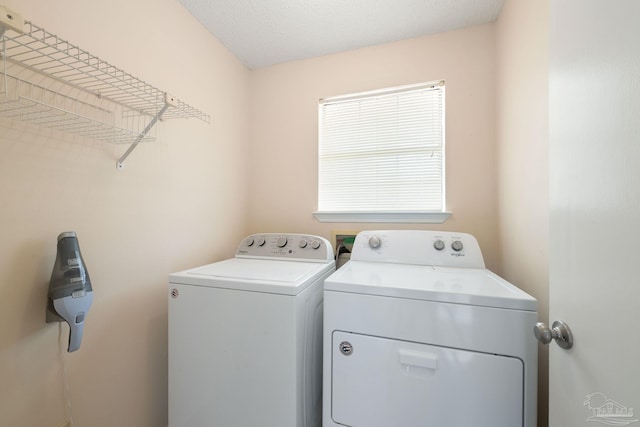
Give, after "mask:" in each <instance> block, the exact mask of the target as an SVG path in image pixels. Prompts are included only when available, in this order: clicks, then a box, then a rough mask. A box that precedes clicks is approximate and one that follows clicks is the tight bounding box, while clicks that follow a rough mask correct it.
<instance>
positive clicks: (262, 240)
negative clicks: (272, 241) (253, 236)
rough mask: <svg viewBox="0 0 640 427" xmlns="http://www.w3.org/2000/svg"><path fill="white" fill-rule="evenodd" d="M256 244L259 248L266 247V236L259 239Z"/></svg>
mask: <svg viewBox="0 0 640 427" xmlns="http://www.w3.org/2000/svg"><path fill="white" fill-rule="evenodd" d="M256 243H257V244H258V246H264V244H265V240H264V236H260V237H258V241H257V242H256Z"/></svg>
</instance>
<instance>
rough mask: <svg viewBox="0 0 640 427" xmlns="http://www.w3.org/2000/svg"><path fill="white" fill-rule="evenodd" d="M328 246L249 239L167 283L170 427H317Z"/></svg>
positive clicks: (293, 239) (289, 237) (309, 240)
mask: <svg viewBox="0 0 640 427" xmlns="http://www.w3.org/2000/svg"><path fill="white" fill-rule="evenodd" d="M333 271H335V262H334V260H333V249H332V247H331V244H330V243H329V242H328V241H327V240H325V239H323V238H321V237H317V236H310V235H302V234H257V235H252V236H249V237H247V238H245V239H244V240H243V241H242V243H241V244H240V246H239V248H238V250H237V251H236V255H235V257H234V258H231V259H228V260H225V261H221V262H217V263H213V264H209V265H205V266H203V267H199V268H194V269H191V270H187V271H182V272H179V273H174V274H171V275H170V276H169V427H258V426H260V427H318V426H320V424H321V416H322V410H321V404H322V398H321V396H322V393H321V392H322V313H323V311H322V300H323V286H322V284H323V282H324V279H325V278H326V277H327V276H329V275H330V274H331V273H332V272H333Z"/></svg>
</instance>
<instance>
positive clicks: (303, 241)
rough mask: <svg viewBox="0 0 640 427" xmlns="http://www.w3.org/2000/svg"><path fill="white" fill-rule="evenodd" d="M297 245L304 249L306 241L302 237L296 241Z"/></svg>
mask: <svg viewBox="0 0 640 427" xmlns="http://www.w3.org/2000/svg"><path fill="white" fill-rule="evenodd" d="M298 246H300V249H304V248H306V247H307V241H306V240H304V239H302V240H300V243H298Z"/></svg>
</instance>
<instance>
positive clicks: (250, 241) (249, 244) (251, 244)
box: [245, 237, 255, 246]
mask: <svg viewBox="0 0 640 427" xmlns="http://www.w3.org/2000/svg"><path fill="white" fill-rule="evenodd" d="M254 242H255V240H254V239H253V237H249V238H248V239H247V240H246V242H245V243H246V244H247V246H253V243H254Z"/></svg>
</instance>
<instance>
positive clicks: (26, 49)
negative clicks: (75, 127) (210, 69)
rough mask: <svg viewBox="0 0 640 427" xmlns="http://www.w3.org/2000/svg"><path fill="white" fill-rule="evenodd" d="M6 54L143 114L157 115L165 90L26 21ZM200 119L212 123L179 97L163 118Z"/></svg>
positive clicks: (8, 39) (11, 38)
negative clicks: (22, 31) (22, 32)
mask: <svg viewBox="0 0 640 427" xmlns="http://www.w3.org/2000/svg"><path fill="white" fill-rule="evenodd" d="M4 49H5V57H6V59H7V60H8V61H10V62H12V63H15V64H19V65H20V66H22V67H25V68H27V69H30V70H33V71H37V72H39V73H41V74H44V75H47V76H49V77H52V78H54V79H56V80H59V81H62V82H64V83H65V84H68V85H70V86H73V87H76V88H80V89H82V90H84V91H87V92H90V93H93V94H95V95H97V96H99V97H105V98H108V99H110V100H112V101H114V102H117V103H119V104H122V105H124V106H126V107H127V108H129V109H131V110H137V111H139V112H140V113H141V114H146V115H148V116H154V115H155V114H157V112H158V111H159V110H160V109H161V107H162V105H163V102H164V99H165V98H164V97H165V92H163V91H161V90H160V89H158V88H156V87H154V86H152V85H150V84H148V83H146V82H144V81H142V80H140V79H139V78H137V77H134V76H132V75H131V74H129V73H127V72H125V71H124V70H122V69H120V68H118V67H115V66H113V65H111V64H110V63H108V62H106V61H104V60H102V59H100V58H98V57H97V56H95V55H93V54H91V53H89V52H87V51H86V50H83V49H81V48H79V47H78V46H76V45H73V44H71V43H69V42H68V41H66V40H63V39H61V38H60V37H58V36H57V35H55V34H51V33H50V32H48V31H47V30H45V29H44V28H42V27H39V26H37V25H35V24H33V23H31V22H29V21H25V24H24V34H14V35H5V48H4ZM191 117H195V118H198V119H200V120H202V121H204V122H206V123H210V117H209V115H208V114H205V113H203V112H202V111H200V110H198V109H196V108H194V107H191V106H190V105H188V104H186V103H184V102H182V101H180V100H177V99H175V100H174V101H173V102H172V104H171V108H169V109H168V110H167V111H166V112H165V113H164V114H163V116H162V118H163V119H174V118H191Z"/></svg>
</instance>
